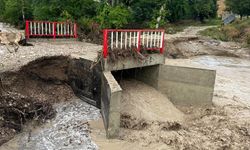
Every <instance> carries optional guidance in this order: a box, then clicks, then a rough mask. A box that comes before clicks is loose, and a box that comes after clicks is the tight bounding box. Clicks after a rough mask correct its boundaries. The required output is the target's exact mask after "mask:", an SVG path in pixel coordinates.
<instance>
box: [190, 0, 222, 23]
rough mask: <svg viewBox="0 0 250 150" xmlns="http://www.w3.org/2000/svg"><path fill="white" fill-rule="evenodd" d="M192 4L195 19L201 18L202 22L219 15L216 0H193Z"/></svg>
mask: <svg viewBox="0 0 250 150" xmlns="http://www.w3.org/2000/svg"><path fill="white" fill-rule="evenodd" d="M190 6H191V11H192V15H193V17H194V19H199V20H200V21H202V22H203V21H204V19H206V18H210V17H216V16H217V9H218V7H217V1H216V0H192V1H190Z"/></svg>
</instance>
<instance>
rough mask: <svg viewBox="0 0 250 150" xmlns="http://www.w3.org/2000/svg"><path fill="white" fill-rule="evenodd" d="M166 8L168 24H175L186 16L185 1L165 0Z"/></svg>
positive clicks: (186, 3) (187, 6)
mask: <svg viewBox="0 0 250 150" xmlns="http://www.w3.org/2000/svg"><path fill="white" fill-rule="evenodd" d="M166 6H167V7H166V9H167V11H168V14H169V15H168V16H167V18H168V20H169V21H170V22H176V21H178V20H180V19H185V18H186V17H187V16H188V11H189V5H188V1H186V0H167V1H166Z"/></svg>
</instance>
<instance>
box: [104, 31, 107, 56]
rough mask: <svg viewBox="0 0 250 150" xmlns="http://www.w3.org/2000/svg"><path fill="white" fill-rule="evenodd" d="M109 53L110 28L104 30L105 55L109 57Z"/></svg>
mask: <svg viewBox="0 0 250 150" xmlns="http://www.w3.org/2000/svg"><path fill="white" fill-rule="evenodd" d="M107 55H108V30H107V29H104V30H103V57H104V58H107Z"/></svg>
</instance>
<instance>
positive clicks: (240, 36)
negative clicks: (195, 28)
mask: <svg viewBox="0 0 250 150" xmlns="http://www.w3.org/2000/svg"><path fill="white" fill-rule="evenodd" d="M200 33H201V35H203V36H210V37H212V38H213V39H217V40H222V41H236V42H243V43H246V44H248V45H250V20H249V19H246V20H242V21H239V20H237V21H236V22H234V23H233V24H230V25H226V26H221V27H214V28H209V29H206V30H204V31H201V32H200Z"/></svg>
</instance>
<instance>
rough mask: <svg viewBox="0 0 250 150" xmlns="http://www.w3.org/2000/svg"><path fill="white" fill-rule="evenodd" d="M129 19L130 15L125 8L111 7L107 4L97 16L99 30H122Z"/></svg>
mask: <svg viewBox="0 0 250 150" xmlns="http://www.w3.org/2000/svg"><path fill="white" fill-rule="evenodd" d="M131 18H132V14H131V12H130V11H129V10H128V9H127V8H125V7H122V6H115V7H111V6H110V5H108V4H104V6H102V7H101V9H100V10H99V13H98V15H97V20H98V22H99V23H100V25H101V28H115V29H117V28H122V27H124V26H125V25H127V24H128V23H129V20H130V19H131Z"/></svg>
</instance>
